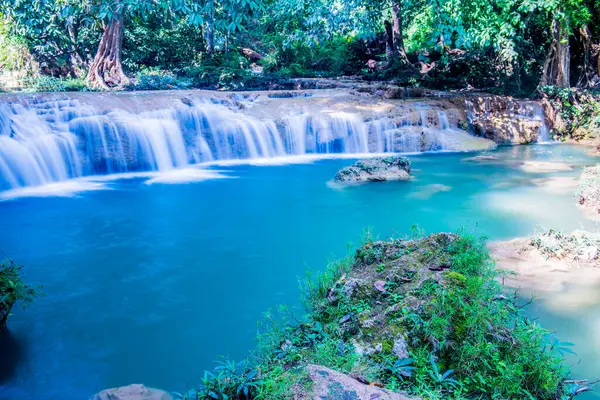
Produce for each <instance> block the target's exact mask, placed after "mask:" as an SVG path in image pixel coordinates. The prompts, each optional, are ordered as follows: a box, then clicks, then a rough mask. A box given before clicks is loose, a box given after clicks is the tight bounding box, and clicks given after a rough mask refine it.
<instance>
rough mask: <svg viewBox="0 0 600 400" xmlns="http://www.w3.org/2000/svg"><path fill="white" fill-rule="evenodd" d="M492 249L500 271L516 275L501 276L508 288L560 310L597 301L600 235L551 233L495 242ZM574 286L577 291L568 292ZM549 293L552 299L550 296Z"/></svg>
mask: <svg viewBox="0 0 600 400" xmlns="http://www.w3.org/2000/svg"><path fill="white" fill-rule="evenodd" d="M489 249H490V252H491V254H492V256H493V257H494V258H495V260H496V266H497V267H498V268H500V269H503V270H507V271H511V272H515V273H516V275H513V274H509V275H506V276H503V277H502V281H503V283H504V284H505V285H507V286H509V287H513V288H517V289H523V290H524V291H525V292H533V293H535V294H540V295H541V297H542V298H544V297H546V298H547V300H546V301H547V302H549V303H550V305H554V306H556V307H560V308H565V307H569V306H581V305H584V304H586V303H587V302H594V301H597V300H598V294H599V293H598V289H597V288H598V286H599V285H600V234H598V233H594V232H585V231H575V232H573V233H571V234H564V233H561V232H558V231H554V230H548V231H545V232H542V233H540V234H536V235H533V236H531V237H523V238H516V239H512V240H508V241H498V242H493V243H490V244H489ZM573 287H577V288H578V289H577V290H575V291H573V290H567V289H569V288H573ZM586 288H588V289H589V290H586ZM550 292H551V293H552V296H551V297H548V296H547V294H548V293H550ZM565 296H567V297H565Z"/></svg>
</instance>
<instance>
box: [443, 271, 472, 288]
mask: <svg viewBox="0 0 600 400" xmlns="http://www.w3.org/2000/svg"><path fill="white" fill-rule="evenodd" d="M444 277H445V280H446V282H448V283H450V284H452V285H459V286H464V284H465V282H466V280H467V277H466V276H464V275H463V274H461V273H460V272H455V271H445V272H444Z"/></svg>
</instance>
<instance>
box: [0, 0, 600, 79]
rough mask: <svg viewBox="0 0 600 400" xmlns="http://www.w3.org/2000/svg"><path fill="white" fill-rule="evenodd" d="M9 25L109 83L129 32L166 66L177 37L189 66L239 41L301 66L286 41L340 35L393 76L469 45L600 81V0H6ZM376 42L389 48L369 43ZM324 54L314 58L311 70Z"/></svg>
mask: <svg viewBox="0 0 600 400" xmlns="http://www.w3.org/2000/svg"><path fill="white" fill-rule="evenodd" d="M142 26H143V28H142ZM170 31H173V32H174V31H177V32H179V35H180V36H177V38H178V39H175V36H174V38H173V39H169V38H168V37H165V36H164V35H163V36H162V39H161V41H162V42H160V43H161V45H162V46H163V47H169V48H170V49H171V50H170V53H169V52H160V51H156V50H152V49H156V46H158V45H159V44H152V43H147V45H146V43H144V35H143V34H141V33H142V32H146V33H151V32H157V35H158V32H170ZM182 32H186V33H185V34H183V33H182ZM182 34H183V35H184V36H181V35H182ZM7 35H8V36H10V38H11V39H12V38H18V41H19V43H24V44H26V46H27V48H28V50H29V51H30V52H31V54H32V55H33V56H34V57H35V58H36V60H37V62H39V64H40V66H41V68H42V69H43V70H44V72H45V73H47V74H51V75H54V76H66V75H68V76H72V77H86V79H87V81H88V83H89V84H90V85H92V86H95V87H99V88H103V89H107V88H119V87H122V86H124V85H126V84H127V82H128V81H129V79H128V77H127V75H126V68H125V67H126V66H129V67H131V65H132V64H131V63H129V64H127V62H125V64H124V61H127V60H123V57H124V54H123V48H124V43H123V41H124V40H131V38H134V39H135V40H136V42H135V43H136V44H135V45H136V48H134V49H132V51H131V52H130V53H132V54H133V53H135V55H136V57H137V58H136V62H139V63H142V62H150V61H151V63H153V64H156V65H166V64H168V63H167V62H163V61H164V60H160V59H159V58H157V57H161V54H163V55H164V56H168V55H169V54H173V53H175V52H176V51H173V49H177V48H178V46H179V47H180V48H185V49H186V50H185V54H181V52H179V53H178V54H179V55H178V59H182V57H188V61H187V63H188V64H189V65H192V64H194V65H197V63H206V62H207V60H209V63H211V65H215V66H219V65H222V63H219V62H214V63H213V61H211V60H215V59H217V60H218V58H219V55H218V54H219V53H223V54H229V50H230V49H231V48H233V47H250V48H252V47H261V46H262V47H263V49H262V52H263V53H266V54H265V55H266V56H267V57H265V60H264V61H263V63H264V64H265V65H267V66H268V67H269V68H272V67H273V66H277V68H287V67H290V68H289V70H290V71H296V70H297V69H298V68H297V67H296V66H295V64H297V62H296V61H293V60H292V59H293V58H294V57H302V51H300V52H299V53H298V52H296V53H298V54H292V53H290V52H289V51H286V49H289V48H292V47H294V46H295V47H294V48H296V49H300V48H302V49H317V48H321V49H324V48H326V47H327V46H328V45H332V46H333V50H332V51H335V52H337V53H339V52H340V51H342V50H341V47H339V46H337V45H336V44H335V43H338V42H340V43H342V42H345V43H363V44H364V45H363V50H364V51H365V52H367V53H368V58H374V59H377V61H381V62H379V63H377V65H378V66H379V65H383V68H387V70H389V71H395V72H390V73H389V74H388V75H387V76H388V77H389V76H391V75H390V74H392V73H396V74H402V73H404V72H402V71H406V70H413V71H414V68H413V65H415V63H416V60H417V57H418V61H420V62H423V63H429V64H428V65H431V68H433V67H434V66H435V67H436V68H437V69H435V68H434V69H433V71H436V70H438V71H439V70H440V68H442V67H444V66H447V65H450V63H451V62H452V61H453V60H454V59H456V58H457V55H462V54H465V56H464V57H463V58H464V59H465V60H466V59H467V58H468V57H469V56H472V55H477V57H479V58H478V59H479V60H481V61H482V62H484V63H485V67H482V68H480V70H478V71H479V72H474V73H487V74H496V75H497V76H503V77H504V78H503V79H507V80H510V79H513V80H514V83H515V85H517V86H520V85H521V77H523V76H524V77H527V78H528V79H530V80H532V79H536V80H537V83H539V84H540V85H555V86H560V87H568V86H570V85H573V84H577V85H579V86H590V85H594V84H597V83H598V80H599V79H600V78H598V75H600V60H599V57H598V53H599V52H600V2H599V1H597V0H431V1H427V0H369V1H363V0H0V43H4V42H6V41H3V40H2V37H6V36H7ZM136 35H137V36H136ZM150 36H152V35H150ZM124 38H125V39H124ZM127 38H129V39H127ZM182 39H185V43H181V41H182ZM192 39H193V40H192ZM196 39H197V40H196ZM147 40H148V41H149V40H151V39H150V37H149V38H148V39H147ZM169 40H171V41H170V42H169ZM177 40H178V42H177ZM13 42H14V40H13ZM375 42H376V43H377V44H376V47H377V46H380V45H381V47H382V48H381V51H379V53H377V52H374V51H371V50H368V51H367V50H366V47H365V46H367V45H370V44H371V43H375ZM129 43H131V42H129ZM153 46H154V47H153ZM336 46H337V47H336ZM347 48H348V49H349V47H348V46H347ZM357 48H358V47H357ZM383 49H385V51H384V50H383ZM144 51H146V52H150V51H152V52H154V53H153V55H152V57H154V58H152V60H150V58H149V57H150V56H148V57H144V55H143V54H142V53H143V52H144ZM269 51H271V52H273V54H272V55H270V54H269ZM344 51H346V54H345V55H344V54H341V53H340V55H339V57H340V62H339V63H343V62H346V63H350V62H352V63H354V64H353V65H354V66H353V67H352V68H346V69H344V68H342V69H344V70H349V71H356V72H360V71H359V70H357V69H356V68H355V66H356V65H360V64H358V63H357V59H356V55H353V54H349V53H348V51H349V50H344ZM317 53H318V52H317ZM337 53H336V54H337ZM148 54H150V53H148ZM282 55H285V57H284V58H279V59H277V60H274V57H280V56H282ZM320 57H321V56H320ZM335 57H338V55H336V56H335ZM378 57H379V58H378ZM383 57H385V60H382V59H381V58H383ZM481 57H483V58H481ZM321 58H322V57H321ZM2 59H3V56H2V49H0V63H2ZM144 60H145V61H144ZM383 61H386V62H383ZM465 62H467V61H465ZM286 63H290V65H286ZM291 64H294V65H291ZM325 64H326V63H325ZM325 64H323V62H322V61H320V60H319V59H316V60H313V61H311V62H309V63H308V64H307V65H305V66H304V67H303V68H308V69H311V68H317V67H318V68H323V65H325ZM364 64H365V62H364V60H363V61H362V65H364ZM471 66H472V67H476V65H474V64H471ZM397 67H401V68H399V69H398V68H397ZM378 68H379V67H378ZM429 70H430V69H426V70H424V71H423V72H422V73H423V74H426V73H428V72H427V71H429ZM459 71H460V68H459ZM451 72H452V71H451ZM452 73H456V71H454V72H452Z"/></svg>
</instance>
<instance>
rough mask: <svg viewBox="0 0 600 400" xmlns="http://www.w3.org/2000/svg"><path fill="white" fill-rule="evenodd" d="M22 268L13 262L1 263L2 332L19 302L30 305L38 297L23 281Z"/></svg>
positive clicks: (0, 303)
mask: <svg viewBox="0 0 600 400" xmlns="http://www.w3.org/2000/svg"><path fill="white" fill-rule="evenodd" d="M22 268H23V267H22V266H21V265H18V264H15V263H14V262H13V261H12V260H5V261H3V262H2V263H0V330H2V329H4V326H5V325H6V319H7V318H8V316H9V315H10V310H11V309H12V307H13V306H14V304H15V303H16V302H17V301H21V302H24V303H29V302H31V301H32V300H33V299H34V298H35V296H36V291H35V290H34V289H33V288H31V287H30V286H28V285H26V284H25V283H24V282H23V280H22V277H21V269H22Z"/></svg>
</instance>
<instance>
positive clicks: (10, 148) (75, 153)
mask: <svg viewBox="0 0 600 400" xmlns="http://www.w3.org/2000/svg"><path fill="white" fill-rule="evenodd" d="M252 106H253V104H252V102H250V101H248V102H246V103H243V107H252ZM134 108H135V107H134ZM138 111H139V110H130V111H127V108H126V107H120V108H116V109H115V110H112V109H108V110H104V109H101V108H99V107H98V106H97V105H89V104H85V103H82V102H80V101H79V100H78V99H76V98H68V97H67V98H33V99H27V100H21V101H19V102H12V103H10V102H5V103H0V191H1V190H8V189H19V188H24V187H33V186H41V185H47V184H50V183H57V182H64V181H66V180H68V179H72V178H78V177H83V176H91V175H104V174H115V173H126V172H139V171H161V172H164V171H169V170H173V169H177V168H185V167H188V166H190V165H195V164H201V163H206V162H213V161H223V160H257V159H258V160H264V159H272V158H281V157H288V156H301V155H311V154H312V155H316V154H364V153H386V152H420V151H437V150H448V149H452V146H453V145H454V143H455V142H460V141H461V140H464V139H465V138H469V135H468V134H467V133H466V132H465V131H462V130H460V129H458V122H457V119H456V118H455V117H454V116H452V115H448V113H447V112H446V111H444V110H438V111H437V113H435V114H434V115H435V118H432V119H430V118H428V111H429V109H428V108H427V107H422V108H420V112H419V113H418V115H419V116H420V118H418V119H416V120H414V119H412V118H409V119H406V120H402V121H396V120H393V119H391V118H389V117H385V116H381V117H380V118H376V119H372V120H369V121H366V120H365V119H364V118H363V117H361V116H360V115H358V114H355V113H349V112H344V111H336V110H324V111H319V112H303V111H302V110H300V111H298V112H295V113H290V114H289V115H285V116H283V117H282V118H279V119H269V118H258V117H255V116H250V115H247V114H246V113H243V112H240V111H239V110H237V109H235V107H232V106H231V104H230V105H229V106H227V105H225V104H223V101H222V100H215V99H210V98H202V97H199V98H195V99H193V100H190V99H188V100H187V101H185V103H184V102H180V101H177V104H176V105H172V106H171V107H170V108H163V109H153V110H141V112H138ZM471 139H474V138H472V137H471Z"/></svg>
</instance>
